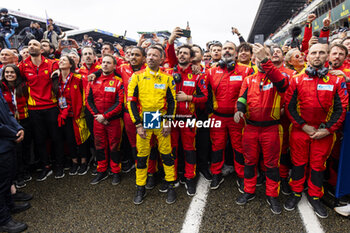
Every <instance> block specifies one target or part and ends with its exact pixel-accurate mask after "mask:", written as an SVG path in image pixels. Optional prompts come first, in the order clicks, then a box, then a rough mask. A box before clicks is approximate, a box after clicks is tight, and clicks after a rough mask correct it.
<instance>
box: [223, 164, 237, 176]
mask: <svg viewBox="0 0 350 233" xmlns="http://www.w3.org/2000/svg"><path fill="white" fill-rule="evenodd" d="M234 171H235V169H234V168H233V166H229V165H226V164H224V166H222V170H221V174H222V176H228V175H229V174H231V173H233V172H234Z"/></svg>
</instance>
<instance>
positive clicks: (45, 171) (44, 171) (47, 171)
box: [36, 167, 52, 181]
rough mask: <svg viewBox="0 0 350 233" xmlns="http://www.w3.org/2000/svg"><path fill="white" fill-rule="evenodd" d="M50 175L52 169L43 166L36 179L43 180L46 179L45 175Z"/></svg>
mask: <svg viewBox="0 0 350 233" xmlns="http://www.w3.org/2000/svg"><path fill="white" fill-rule="evenodd" d="M50 175H52V170H51V168H46V167H45V168H44V169H42V170H41V172H40V174H39V176H38V178H37V179H36V181H44V180H46V178H47V177H49V176H50Z"/></svg>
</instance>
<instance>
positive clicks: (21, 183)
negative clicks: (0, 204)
mask: <svg viewBox="0 0 350 233" xmlns="http://www.w3.org/2000/svg"><path fill="white" fill-rule="evenodd" d="M15 185H16V188H18V189H20V188H24V187H26V186H27V185H26V183H25V182H24V179H23V178H19V179H17V180H16V181H15Z"/></svg>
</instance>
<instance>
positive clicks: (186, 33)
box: [181, 29, 191, 38]
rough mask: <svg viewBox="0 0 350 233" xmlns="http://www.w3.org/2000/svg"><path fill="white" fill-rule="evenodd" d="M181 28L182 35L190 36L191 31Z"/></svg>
mask: <svg viewBox="0 0 350 233" xmlns="http://www.w3.org/2000/svg"><path fill="white" fill-rule="evenodd" d="M181 30H182V35H181V36H182V37H186V38H190V37H191V31H190V30H186V29H181Z"/></svg>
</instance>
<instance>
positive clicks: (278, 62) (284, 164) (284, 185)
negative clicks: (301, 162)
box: [271, 46, 296, 195]
mask: <svg viewBox="0 0 350 233" xmlns="http://www.w3.org/2000/svg"><path fill="white" fill-rule="evenodd" d="M271 53H272V57H271V61H272V63H273V64H274V66H275V67H276V68H277V69H278V70H279V71H280V72H281V74H283V75H284V77H286V79H287V81H289V80H290V79H291V78H292V76H293V75H294V74H296V72H295V71H294V70H291V69H288V68H287V67H285V66H284V62H283V61H284V56H283V51H282V49H281V48H280V47H278V46H272V47H271ZM281 98H282V99H281V102H282V103H283V104H282V107H283V106H284V94H281ZM281 125H282V127H283V143H282V153H281V158H280V167H279V173H280V177H281V191H282V193H283V194H284V195H289V194H291V192H292V191H291V189H290V186H289V184H288V181H289V179H288V177H289V169H290V168H291V161H290V154H289V150H288V149H289V126H290V121H289V119H288V117H287V115H286V114H285V110H284V107H283V108H282V109H281Z"/></svg>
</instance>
